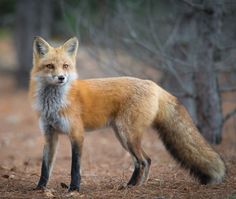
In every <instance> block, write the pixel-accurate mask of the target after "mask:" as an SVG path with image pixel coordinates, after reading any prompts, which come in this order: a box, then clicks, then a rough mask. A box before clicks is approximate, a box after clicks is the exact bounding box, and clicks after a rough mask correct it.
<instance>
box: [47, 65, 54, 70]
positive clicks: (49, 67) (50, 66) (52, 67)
mask: <svg viewBox="0 0 236 199" xmlns="http://www.w3.org/2000/svg"><path fill="white" fill-rule="evenodd" d="M46 67H47V68H48V69H54V65H53V64H47V65H46Z"/></svg>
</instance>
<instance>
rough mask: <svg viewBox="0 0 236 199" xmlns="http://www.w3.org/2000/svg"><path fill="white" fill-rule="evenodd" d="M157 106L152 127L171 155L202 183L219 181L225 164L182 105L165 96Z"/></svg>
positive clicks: (222, 176) (224, 169) (173, 98)
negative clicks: (157, 109)
mask: <svg viewBox="0 0 236 199" xmlns="http://www.w3.org/2000/svg"><path fill="white" fill-rule="evenodd" d="M159 107H160V108H159V111H158V113H157V116H156V119H155V122H154V126H155V127H156V128H157V130H158V133H159V135H160V138H161V139H162V141H163V142H164V145H165V147H166V148H167V150H168V151H169V152H170V154H171V155H172V156H173V157H174V158H175V159H176V160H177V161H178V162H179V163H180V164H181V166H183V167H184V168H186V169H188V170H190V173H191V174H192V175H193V176H195V177H196V178H197V179H198V180H199V181H200V182H201V183H202V184H208V183H220V182H222V180H223V178H224V176H225V173H226V168H225V164H224V162H223V161H222V159H221V157H220V156H219V155H218V154H217V153H216V152H215V151H214V150H213V149H212V147H211V146H210V145H209V144H208V143H207V142H206V141H205V139H204V138H203V137H202V136H201V134H200V133H199V131H198V130H197V128H196V127H195V125H194V124H193V121H192V119H191V117H190V116H189V114H188V112H187V111H186V109H185V108H184V106H183V105H181V104H180V103H179V102H178V100H177V99H176V98H175V97H173V96H171V95H169V94H168V93H166V94H165V95H163V97H162V98H161V99H160V101H159Z"/></svg>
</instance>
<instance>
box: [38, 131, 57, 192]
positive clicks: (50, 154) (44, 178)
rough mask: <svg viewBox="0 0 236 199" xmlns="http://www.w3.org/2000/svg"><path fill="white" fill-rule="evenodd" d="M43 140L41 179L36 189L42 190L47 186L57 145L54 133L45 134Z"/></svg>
mask: <svg viewBox="0 0 236 199" xmlns="http://www.w3.org/2000/svg"><path fill="white" fill-rule="evenodd" d="M44 138H45V143H44V149H43V160H42V167H41V177H40V179H39V182H38V185H37V187H36V189H43V188H45V187H46V185H47V182H48V179H49V177H50V173H51V170H52V165H53V160H54V157H55V152H56V148H57V143H58V134H57V133H56V132H50V133H45V135H44Z"/></svg>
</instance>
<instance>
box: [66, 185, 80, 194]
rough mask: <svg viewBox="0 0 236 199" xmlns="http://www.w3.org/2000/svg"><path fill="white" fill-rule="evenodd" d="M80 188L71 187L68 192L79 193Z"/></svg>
mask: <svg viewBox="0 0 236 199" xmlns="http://www.w3.org/2000/svg"><path fill="white" fill-rule="evenodd" d="M79 189H80V188H79V186H76V185H70V187H69V188H68V192H74V191H77V192H79Z"/></svg>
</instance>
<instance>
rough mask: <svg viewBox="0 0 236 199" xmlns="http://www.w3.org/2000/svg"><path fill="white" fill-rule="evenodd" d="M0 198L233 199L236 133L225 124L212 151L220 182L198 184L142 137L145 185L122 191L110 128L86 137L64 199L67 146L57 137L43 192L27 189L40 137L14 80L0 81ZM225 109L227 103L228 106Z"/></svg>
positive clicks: (125, 162) (149, 135)
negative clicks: (220, 164) (75, 187)
mask: <svg viewBox="0 0 236 199" xmlns="http://www.w3.org/2000/svg"><path fill="white" fill-rule="evenodd" d="M0 78H1V80H2V81H1V82H2V83H1V84H0V121H1V123H0V162H1V165H0V179H1V180H0V198H153V199H154V198H156V199H167V198H191V199H192V198H197V199H201V198H202V199H205V198H214V199H225V198H227V199H236V167H235V166H236V153H235V152H236V132H235V127H234V125H233V124H234V123H235V121H233V120H231V121H229V122H228V123H227V125H226V126H225V128H224V137H223V142H222V144H221V145H219V146H217V147H215V149H216V150H217V151H218V152H219V153H220V154H221V155H222V157H223V158H224V160H225V162H226V165H227V167H228V174H227V177H226V179H225V181H224V183H222V184H220V185H199V184H198V183H197V182H196V181H194V179H193V178H191V177H189V175H188V173H187V172H186V171H184V170H182V169H181V168H179V166H178V165H177V164H176V163H175V161H173V160H172V158H171V157H170V156H169V154H168V153H167V152H166V150H165V148H164V147H163V145H162V143H161V141H160V140H159V139H158V136H156V134H155V133H154V132H152V131H151V130H149V131H147V132H146V133H145V139H144V141H143V145H144V148H145V151H146V152H147V153H148V154H149V155H150V157H151V158H152V166H151V170H150V178H149V180H148V182H147V184H146V185H144V186H141V187H134V188H129V189H125V190H118V187H119V186H120V185H121V184H123V183H125V182H127V181H128V179H129V177H130V175H131V173H132V162H131V159H130V157H129V155H128V154H127V153H126V152H125V151H124V150H123V149H122V147H121V146H120V144H119V143H118V141H117V140H116V138H115V136H114V134H113V132H112V131H111V129H101V130H99V131H94V132H88V133H86V138H85V143H84V150H83V157H82V168H81V172H82V183H81V192H80V193H79V194H76V195H68V193H67V190H66V189H65V188H63V187H62V186H61V183H65V184H69V182H70V145H69V141H68V139H67V137H66V136H61V137H60V144H59V149H58V153H57V159H56V162H55V166H54V170H53V173H52V177H51V179H50V182H49V184H48V189H47V190H45V191H35V190H33V189H34V188H35V186H36V183H37V180H38V179H39V174H40V165H41V156H42V148H43V139H42V138H43V137H42V134H41V133H40V131H39V128H38V122H37V121H36V118H35V116H34V114H33V112H32V111H31V106H30V104H29V102H28V99H27V92H26V91H16V90H15V88H14V81H13V79H12V78H9V77H7V76H3V75H1V76H0ZM228 106H229V104H228Z"/></svg>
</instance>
